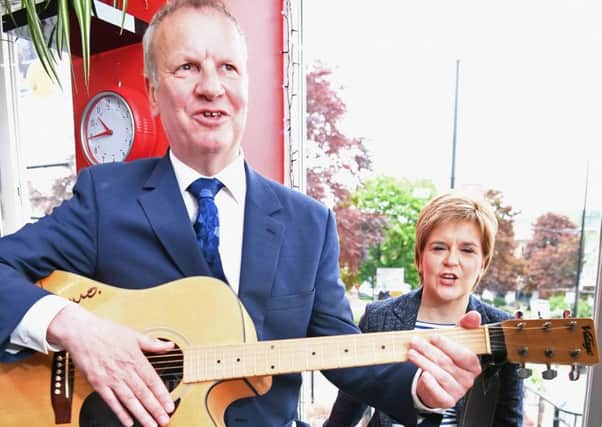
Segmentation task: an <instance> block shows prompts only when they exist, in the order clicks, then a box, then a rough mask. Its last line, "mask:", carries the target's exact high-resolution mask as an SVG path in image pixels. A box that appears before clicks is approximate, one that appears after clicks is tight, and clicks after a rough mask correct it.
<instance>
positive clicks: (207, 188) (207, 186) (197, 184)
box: [188, 178, 224, 199]
mask: <svg viewBox="0 0 602 427" xmlns="http://www.w3.org/2000/svg"><path fill="white" fill-rule="evenodd" d="M223 186H224V184H222V183H221V181H220V180H219V179H217V178H199V179H197V180H196V181H194V182H193V183H192V184H190V185H189V186H188V191H189V192H190V193H191V194H192V195H193V196H195V197H196V198H197V199H203V198H210V199H213V198H214V197H215V195H216V194H217V192H218V191H219V190H220V189H221V188H222V187H223Z"/></svg>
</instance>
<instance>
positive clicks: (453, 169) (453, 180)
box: [450, 59, 460, 188]
mask: <svg viewBox="0 0 602 427" xmlns="http://www.w3.org/2000/svg"><path fill="white" fill-rule="evenodd" d="M459 81H460V60H459V59H456V96H455V98H454V129H453V136H452V164H451V183H450V188H454V187H455V186H456V129H457V128H458V86H459Z"/></svg>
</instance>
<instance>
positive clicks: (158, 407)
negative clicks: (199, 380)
mask: <svg viewBox="0 0 602 427" xmlns="http://www.w3.org/2000/svg"><path fill="white" fill-rule="evenodd" d="M46 337H47V340H48V342H49V343H50V344H54V345H58V346H60V347H62V348H64V349H65V350H66V351H68V352H69V353H70V355H71V357H72V358H73V361H74V363H75V365H76V367H77V369H78V370H79V371H81V372H82V373H83V374H84V375H85V376H86V379H87V380H88V382H89V383H90V385H91V386H92V387H93V388H94V390H96V392H98V394H99V395H100V396H101V397H102V398H103V399H104V401H105V402H106V403H107V405H108V406H109V407H110V408H111V410H112V411H113V412H114V413H115V415H117V417H118V418H119V420H120V421H121V423H122V424H123V425H125V426H131V425H133V423H134V420H133V419H132V416H133V417H135V418H136V419H137V420H138V422H139V423H141V424H142V425H143V426H145V427H151V426H157V424H159V425H166V424H167V423H168V422H169V415H168V414H169V413H171V412H172V411H173V409H174V404H173V401H172V399H171V396H170V395H169V391H168V390H167V388H166V387H165V384H163V382H162V381H161V379H160V378H159V375H158V374H157V373H156V372H155V370H154V369H153V367H152V366H151V364H150V362H149V361H148V360H147V359H146V357H145V356H144V354H143V353H142V352H143V351H146V352H156V353H161V352H166V351H169V350H171V349H172V348H173V343H170V342H165V341H161V340H157V339H153V338H151V337H148V336H146V335H143V334H140V333H138V332H136V331H134V330H132V329H130V328H127V327H125V326H121V325H118V324H116V323H114V322H111V321H109V320H105V319H102V318H100V317H98V316H96V315H94V314H93V313H91V312H89V311H88V310H85V309H84V308H82V307H80V306H78V305H75V304H70V305H68V306H66V307H65V308H63V309H62V310H61V311H60V312H59V313H58V314H57V315H56V317H55V318H54V319H53V320H52V322H51V323H50V325H49V327H48V331H47V335H46ZM130 414H131V415H130Z"/></svg>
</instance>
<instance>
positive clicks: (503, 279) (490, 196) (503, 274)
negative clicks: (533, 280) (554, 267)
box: [479, 190, 524, 294]
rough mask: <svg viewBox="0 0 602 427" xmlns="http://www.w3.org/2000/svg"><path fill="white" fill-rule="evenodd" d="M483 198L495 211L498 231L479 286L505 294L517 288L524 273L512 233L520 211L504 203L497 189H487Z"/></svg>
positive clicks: (522, 263)
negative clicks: (489, 260) (486, 268)
mask: <svg viewBox="0 0 602 427" xmlns="http://www.w3.org/2000/svg"><path fill="white" fill-rule="evenodd" d="M485 199H486V200H487V201H488V202H489V203H490V204H491V206H492V207H493V209H494V211H495V215H496V217H497V220H498V231H497V234H496V237H495V249H494V253H493V258H492V259H491V264H489V268H488V270H487V272H486V273H485V276H483V278H482V279H481V284H480V285H479V287H480V289H488V290H490V291H494V292H498V293H500V294H505V293H506V292H508V291H512V290H515V289H516V288H517V285H518V280H519V278H520V277H521V276H522V275H523V274H524V262H523V260H522V258H519V257H517V256H516V248H517V247H518V242H517V241H516V238H515V235H514V217H515V216H516V215H518V214H519V213H520V212H517V211H514V209H513V208H512V206H509V205H504V202H503V195H502V193H501V192H499V191H497V190H488V191H487V192H486V193H485Z"/></svg>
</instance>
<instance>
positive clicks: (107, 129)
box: [98, 117, 113, 133]
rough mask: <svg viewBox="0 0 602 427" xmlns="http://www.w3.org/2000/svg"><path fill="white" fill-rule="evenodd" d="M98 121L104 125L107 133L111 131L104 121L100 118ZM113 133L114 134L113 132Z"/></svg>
mask: <svg viewBox="0 0 602 427" xmlns="http://www.w3.org/2000/svg"><path fill="white" fill-rule="evenodd" d="M98 121H99V122H100V124H101V125H102V127H103V128H105V131H111V129H110V128H109V127H108V126H107V125H106V124H105V122H103V121H102V119H101V118H100V117H99V118H98ZM111 133H113V132H112V131H111Z"/></svg>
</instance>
